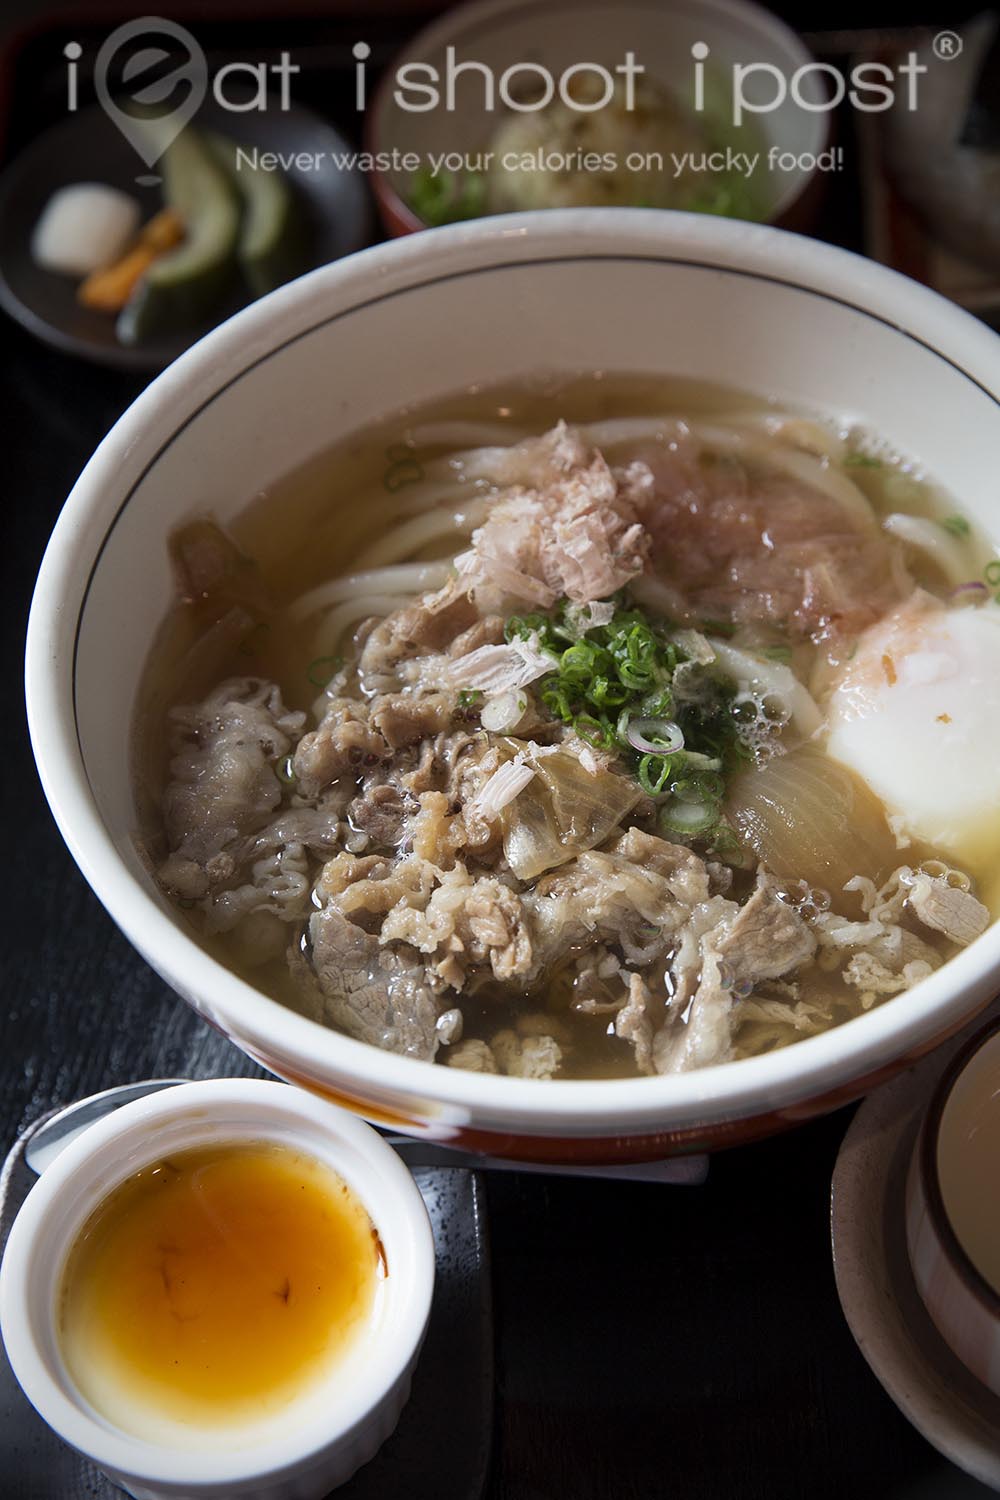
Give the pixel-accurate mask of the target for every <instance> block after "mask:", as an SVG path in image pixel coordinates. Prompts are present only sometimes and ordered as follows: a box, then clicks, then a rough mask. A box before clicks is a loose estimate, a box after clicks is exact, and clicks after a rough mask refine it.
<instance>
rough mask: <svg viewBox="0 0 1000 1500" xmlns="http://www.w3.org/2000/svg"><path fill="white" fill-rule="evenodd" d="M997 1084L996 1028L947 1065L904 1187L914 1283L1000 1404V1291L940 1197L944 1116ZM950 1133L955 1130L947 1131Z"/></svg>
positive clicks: (986, 1202)
mask: <svg viewBox="0 0 1000 1500" xmlns="http://www.w3.org/2000/svg"><path fill="white" fill-rule="evenodd" d="M998 1079H1000V1021H994V1022H993V1023H992V1024H991V1025H989V1026H988V1027H986V1029H985V1030H984V1031H980V1032H977V1033H976V1035H975V1036H973V1037H971V1038H970V1039H969V1041H968V1042H967V1043H966V1045H965V1046H964V1047H962V1048H961V1050H960V1051H959V1052H958V1054H957V1055H956V1056H955V1057H954V1058H953V1059H952V1061H951V1063H950V1064H949V1065H948V1067H947V1069H946V1070H945V1072H944V1074H943V1076H942V1077H941V1080H940V1082H939V1083H938V1086H937V1088H936V1089H935V1091H934V1096H933V1098H932V1099H931V1103H930V1105H929V1107H928V1110H927V1114H926V1116H925V1118H924V1122H923V1125H922V1127H921V1130H920V1134H919V1136H918V1138H917V1143H916V1146H915V1147H914V1151H913V1157H912V1159H911V1162H910V1170H909V1173H908V1175H907V1181H906V1242H907V1249H908V1250H909V1255H910V1265H911V1266H912V1267H913V1277H914V1280H915V1281H916V1284H917V1289H918V1291H919V1292H920V1295H921V1297H922V1298H923V1301H924V1305H925V1306H926V1308H927V1311H928V1312H929V1313H930V1316H931V1320H932V1322H933V1323H934V1326H935V1327H936V1328H937V1330H938V1332H939V1333H940V1335H941V1337H942V1338H943V1339H944V1341H945V1343H946V1344H947V1345H948V1346H949V1348H950V1349H951V1350H952V1351H953V1353H955V1354H957V1355H958V1357H959V1359H960V1360H961V1361H962V1363H963V1364H964V1365H965V1366H966V1368H967V1369H969V1370H971V1371H972V1373H973V1375H975V1376H976V1378H977V1379H978V1380H981V1381H982V1383H983V1385H985V1386H987V1387H988V1388H989V1390H991V1391H993V1393H994V1394H995V1395H997V1396H1000V1288H997V1287H995V1286H991V1285H990V1283H989V1282H988V1281H987V1280H986V1278H985V1277H984V1276H983V1275H982V1273H981V1272H980V1271H979V1270H978V1269H977V1267H976V1266H975V1265H974V1263H973V1262H972V1260H971V1259H970V1257H969V1255H968V1252H967V1251H966V1249H965V1247H964V1246H963V1244H962V1243H961V1241H960V1239H959V1237H958V1235H957V1234H956V1232H955V1227H954V1225H953V1224H952V1222H951V1220H950V1219H949V1217H948V1212H947V1209H946V1207H945V1197H946V1194H945V1192H943V1191H942V1178H941V1162H940V1154H939V1143H940V1140H941V1133H942V1130H943V1129H947V1128H948V1126H949V1119H948V1117H949V1115H950V1114H951V1112H952V1111H953V1110H955V1109H961V1107H962V1104H963V1102H965V1103H966V1104H967V1103H968V1101H969V1100H970V1098H974V1097H976V1096H977V1095H979V1094H980V1091H981V1089H982V1085H983V1082H984V1081H988V1082H989V1084H990V1085H992V1083H993V1081H994V1080H998ZM952 1128H953V1129H954V1126H953V1127H952ZM998 1181H1000V1161H998V1162H995V1163H994V1164H993V1179H992V1181H991V1182H985V1181H984V1182H983V1185H982V1188H983V1211H984V1213H988V1214H993V1215H995V1214H996V1213H997V1193H996V1186H997V1182H998Z"/></svg>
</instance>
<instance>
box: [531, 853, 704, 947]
mask: <svg viewBox="0 0 1000 1500" xmlns="http://www.w3.org/2000/svg"><path fill="white" fill-rule="evenodd" d="M637 858H638V859H641V860H642V863H641V864H638V863H635V862H634V860H635V859H637ZM709 894H710V892H709V882H708V874H707V871H706V869H705V865H704V862H703V861H702V860H700V859H699V858H698V856H697V855H696V854H693V853H692V851H691V850H689V849H685V848H681V847H679V846H677V845H672V844H668V843H666V842H665V841H664V840H663V839H658V838H655V837H654V836H653V835H651V834H645V833H642V832H641V831H640V830H638V829H630V830H629V832H628V833H626V834H625V835H623V837H622V839H620V840H619V841H618V843H616V844H615V845H613V846H612V850H611V851H608V852H604V851H600V850H596V849H592V850H589V851H588V852H586V853H584V854H580V855H578V856H577V858H576V859H574V860H572V861H571V862H570V863H568V864H567V865H565V866H564V867H563V868H562V869H561V870H559V872H558V873H556V874H553V875H548V876H545V877H543V878H542V879H541V880H539V881H538V883H537V884H536V885H535V886H534V888H533V889H532V890H530V891H528V892H527V893H526V894H525V896H524V898H523V901H524V906H525V909H526V911H527V912H528V913H529V916H530V921H531V929H532V933H533V935H534V950H535V963H534V972H535V973H536V974H539V973H541V972H543V971H544V970H545V969H547V968H548V967H549V966H550V965H551V964H553V963H554V962H556V960H558V959H559V958H561V957H563V956H565V955H567V954H568V953H570V952H571V951H572V950H573V949H574V948H577V947H579V946H580V945H582V944H588V943H593V942H596V941H599V940H602V939H603V940H606V941H608V942H610V943H614V944H617V945H618V946H620V948H621V950H622V953H623V954H624V956H625V958H626V959H627V960H628V961H629V963H634V964H636V965H644V964H648V963H651V962H652V961H653V960H654V959H655V958H656V957H657V956H659V955H662V954H664V953H665V952H666V951H667V950H668V949H669V948H670V947H671V946H672V944H673V942H674V939H675V937H676V936H677V935H678V933H679V932H680V930H681V929H682V928H683V926H684V924H685V922H686V921H687V919H688V916H689V914H690V910H691V904H692V901H693V900H697V899H701V900H707V899H708V897H709Z"/></svg>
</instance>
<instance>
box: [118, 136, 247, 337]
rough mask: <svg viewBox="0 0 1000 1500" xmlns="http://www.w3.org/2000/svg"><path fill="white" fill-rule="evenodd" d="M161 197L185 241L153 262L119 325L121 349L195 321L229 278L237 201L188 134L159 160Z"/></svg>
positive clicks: (201, 143)
mask: <svg viewBox="0 0 1000 1500" xmlns="http://www.w3.org/2000/svg"><path fill="white" fill-rule="evenodd" d="M160 169H161V171H162V172H163V188H164V197H165V198H166V201H167V204H168V206H169V207H170V208H172V209H174V210H175V211H176V212H177V213H178V214H179V215H180V217H181V218H182V219H183V221H184V227H185V239H184V242H183V244H181V245H179V246H178V248H177V249H176V250H171V251H170V252H169V253H168V254H166V255H163V256H161V257H160V259H159V260H156V261H154V262H153V264H152V265H151V266H150V268H149V270H148V271H147V272H146V274H145V276H144V277H143V278H142V281H141V282H140V283H139V285H138V286H137V287H136V290H135V292H134V294H133V295H132V296H131V297H130V298H129V301H128V302H127V303H126V305H125V307H124V308H123V309H122V311H121V314H120V316H119V318H118V323H117V333H118V337H119V338H120V339H121V341H122V343H124V344H137V343H140V342H141V341H142V340H143V339H147V338H150V337H153V336H155V335H156V334H161V333H166V332H173V331H175V330H178V329H181V328H186V327H190V325H191V324H194V323H199V322H202V321H203V320H204V319H205V318H206V317H208V316H209V315H210V314H211V313H212V312H214V311H215V310H216V309H217V308H218V306H219V303H220V301H221V300H222V298H223V297H224V296H225V293H226V291H227V289H228V287H229V285H230V283H231V282H232V280H233V278H234V276H235V272H236V250H237V245H238V243H239V237H240V200H239V196H238V195H237V193H236V192H235V190H234V188H233V185H232V183H231V181H230V179H229V175H228V173H227V172H225V171H224V170H223V168H222V167H221V166H220V164H219V161H218V159H217V158H216V156H215V155H214V153H213V152H212V151H211V149H210V148H209V147H208V145H207V143H206V142H205V140H204V138H203V137H202V136H201V135H199V133H198V132H197V131H195V130H191V129H187V130H182V131H181V133H180V135H179V136H177V138H176V140H174V141H173V142H171V144H170V145H169V146H168V147H167V149H166V151H165V152H164V153H163V156H162V158H161V162H160Z"/></svg>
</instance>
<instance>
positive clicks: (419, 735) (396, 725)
mask: <svg viewBox="0 0 1000 1500" xmlns="http://www.w3.org/2000/svg"><path fill="white" fill-rule="evenodd" d="M454 718H455V698H454V695H453V694H451V693H421V694H420V695H419V697H418V696H411V695H407V694H405V693H386V694H383V695H382V696H380V697H378V698H376V699H375V700H374V701H373V703H372V705H371V723H372V728H373V729H374V730H375V731H376V732H377V733H378V734H379V735H381V737H382V739H383V740H384V741H385V743H386V745H388V747H389V749H390V751H395V750H402V749H403V748H404V747H405V746H407V745H412V744H415V743H416V742H417V741H418V740H425V739H432V738H434V737H435V736H437V735H439V734H444V733H445V732H446V731H447V730H449V729H451V728H452V727H453V721H454Z"/></svg>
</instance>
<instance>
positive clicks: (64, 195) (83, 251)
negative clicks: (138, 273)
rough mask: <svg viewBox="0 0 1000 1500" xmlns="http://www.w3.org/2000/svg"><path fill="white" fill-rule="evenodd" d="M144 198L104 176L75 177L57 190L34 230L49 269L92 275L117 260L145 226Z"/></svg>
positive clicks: (35, 249)
mask: <svg viewBox="0 0 1000 1500" xmlns="http://www.w3.org/2000/svg"><path fill="white" fill-rule="evenodd" d="M140 217H141V214H140V209H139V205H138V203H137V202H136V201H135V199H134V198H130V197H129V196H128V194H127V193H122V192H119V190H118V189H117V188H113V187H108V186H107V185H106V184H105V183H102V182H75V183H73V184H72V185H71V186H69V187H64V188H60V189H59V190H58V192H55V193H53V194H52V197H51V198H50V199H49V201H48V203H46V205H45V207H44V208H43V210H42V212H41V214H40V215H39V218H38V222H37V224H36V225H35V228H34V232H33V234H32V236H31V253H32V255H33V256H34V258H35V260H36V261H37V262H38V264H39V265H40V266H43V267H44V268H45V270H47V271H58V272H61V273H63V274H64V275H67V276H89V275H90V273H91V271H96V270H99V268H100V267H101V266H106V265H110V264H111V263H112V262H113V261H115V260H117V258H118V256H119V255H120V254H121V252H122V251H123V250H124V249H125V246H126V245H127V244H128V242H129V240H130V239H131V238H132V236H133V235H134V234H135V232H136V230H137V229H138V227H139V219H140Z"/></svg>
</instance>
